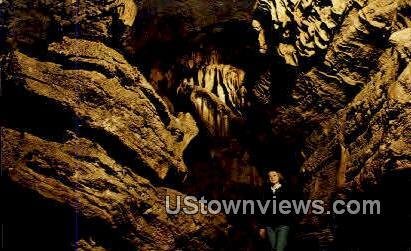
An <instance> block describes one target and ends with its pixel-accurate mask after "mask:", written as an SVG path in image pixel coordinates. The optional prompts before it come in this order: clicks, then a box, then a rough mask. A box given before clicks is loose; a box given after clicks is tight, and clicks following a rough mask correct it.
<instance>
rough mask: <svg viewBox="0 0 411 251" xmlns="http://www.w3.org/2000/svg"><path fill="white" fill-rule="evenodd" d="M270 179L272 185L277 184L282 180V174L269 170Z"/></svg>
mask: <svg viewBox="0 0 411 251" xmlns="http://www.w3.org/2000/svg"><path fill="white" fill-rule="evenodd" d="M268 179H269V180H270V183H271V184H272V185H275V184H277V183H279V182H280V176H279V175H278V173H277V172H275V171H270V172H268Z"/></svg>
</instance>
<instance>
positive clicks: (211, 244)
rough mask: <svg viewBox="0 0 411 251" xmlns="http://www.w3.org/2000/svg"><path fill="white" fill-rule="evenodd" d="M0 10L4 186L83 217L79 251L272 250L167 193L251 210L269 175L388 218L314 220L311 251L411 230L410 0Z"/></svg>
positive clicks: (41, 4) (243, 221)
mask: <svg viewBox="0 0 411 251" xmlns="http://www.w3.org/2000/svg"><path fill="white" fill-rule="evenodd" d="M0 13H1V21H2V23H1V24H0V35H1V36H0V45H1V53H2V54H1V81H2V96H3V97H4V104H5V105H4V107H5V112H4V114H3V115H2V172H4V173H5V174H6V177H5V180H6V184H7V185H6V186H7V189H10V190H12V191H16V189H17V190H18V191H20V190H19V189H22V190H23V191H24V193H27V192H30V195H29V197H34V198H35V200H36V201H40V202H38V203H41V204H45V203H50V205H52V206H51V207H64V210H63V209H62V211H64V212H69V213H68V214H72V213H76V215H77V214H78V215H79V217H80V218H81V221H84V226H83V225H82V226H83V227H84V228H85V229H87V230H88V231H85V232H84V233H79V234H78V236H76V238H72V239H70V240H66V241H67V242H68V243H69V245H68V246H70V245H71V246H72V245H74V246H75V247H76V248H77V249H79V250H119V249H133V248H136V249H138V250H174V249H187V250H215V249H234V250H237V249H239V248H244V249H245V248H248V249H249V250H258V245H257V244H258V241H256V240H255V238H254V237H255V236H253V234H254V232H253V231H254V230H255V229H254V227H255V225H254V223H253V218H252V217H250V218H247V217H245V218H235V217H234V218H231V217H226V216H224V215H215V216H202V215H179V216H178V217H176V218H174V217H171V216H169V215H167V214H166V212H165V211H164V198H165V196H166V195H172V196H176V195H182V196H185V195H198V196H201V195H205V196H207V197H208V198H228V197H230V198H247V197H252V195H253V194H254V195H255V194H256V193H257V191H258V189H259V188H260V187H261V185H262V183H263V179H264V171H265V170H266V169H269V168H276V169H280V170H281V171H282V172H283V173H285V174H286V177H287V178H288V179H290V181H291V185H292V186H293V189H295V190H296V191H299V190H301V191H302V192H303V195H302V196H304V198H305V199H318V198H319V199H323V200H325V201H326V202H327V203H329V202H331V201H332V200H333V199H335V198H343V199H350V198H360V197H361V196H366V195H370V196H374V197H376V198H379V199H382V200H384V205H389V206H388V207H387V210H388V211H389V214H388V216H387V218H384V219H378V220H377V223H371V222H372V220H370V221H366V220H365V221H364V222H363V224H364V225H366V226H368V227H364V228H359V229H358V228H357V224H356V223H358V222H356V220H352V222H350V220H346V219H345V218H343V217H336V216H335V215H328V216H316V215H312V214H309V215H306V216H303V217H300V218H299V219H298V224H297V227H296V233H295V236H294V237H293V241H294V248H295V249H296V250H298V248H299V247H298V245H299V244H296V243H299V242H301V243H302V244H301V245H302V246H305V245H306V244H305V243H306V242H310V243H314V246H318V245H322V246H329V247H331V246H333V245H336V243H337V244H338V245H341V246H345V245H347V247H348V248H350V247H352V246H350V245H354V246H355V245H362V244H364V243H367V242H369V241H370V240H372V239H373V238H374V239H375V237H379V236H380V235H381V233H384V232H383V231H384V228H389V227H394V226H393V225H392V224H393V222H398V221H401V222H402V225H401V226H404V227H407V226H409V221H407V220H404V219H406V218H407V212H409V204H406V203H405V204H404V203H399V202H398V201H397V202H396V201H393V200H392V199H391V200H390V196H389V195H390V193H401V196H403V197H401V198H403V200H404V198H407V197H409V194H408V191H409V184H410V182H409V180H410V179H409V177H410V175H409V174H410V172H409V170H410V167H411V164H410V159H411V158H410V155H411V153H410V151H409V150H410V149H411V146H410V135H411V133H410V100H411V94H410V91H411V89H410V86H411V80H410V72H411V68H410V65H409V59H410V51H411V49H410V41H411V35H410V34H411V30H410V29H411V26H410V25H411V20H410V13H411V3H410V1H407V0H400V1H395V0H389V1H379V0H369V1H343V0H341V1H305V0H304V1H282V0H275V1H266V0H261V1H246V0H242V1H229V0H215V1H214V0H213V1H196V0H184V1H151V0H144V1H132V0H116V1H94V0H78V1H65V2H56V1H53V0H37V1H26V0H16V1H7V0H4V1H1V2H0ZM404 188H405V189H404ZM407 188H408V189H407ZM16 193H17V192H16ZM17 194H19V193H17ZM23 198H24V200H26V198H27V197H23ZM10 211H13V210H12V209H11V210H10ZM33 211H34V212H36V210H33ZM59 212H60V211H57V210H56V211H54V213H56V214H59ZM396 212H397V213H396ZM15 217H16V218H18V214H16V215H15ZM33 217H36V216H35V215H33ZM378 223H381V224H380V226H378V225H379V224H378ZM23 224H24V223H23ZM94 224H96V225H98V226H100V225H101V226H102V227H101V230H99V231H97V230H96V229H95V228H93V227H92V226H93V225H94ZM373 229H374V230H373ZM371 230H373V231H371ZM362 232H369V233H368V234H367V235H366V236H364V238H363V239H361V238H359V239H358V237H357V235H358V233H362ZM379 234H380V235H379ZM107 236H113V242H110V243H108V242H107ZM390 236H391V239H393V240H398V241H396V243H397V244H398V246H401V245H406V243H407V242H406V240H407V237H406V236H405V235H404V233H403V232H401V231H393V233H391V235H390ZM381 237H383V236H381ZM381 239H382V241H380V242H378V241H377V242H375V246H378V245H379V244H384V241H383V238H381ZM350 243H351V244H350ZM404 243H405V244H404ZM313 250H315V249H313Z"/></svg>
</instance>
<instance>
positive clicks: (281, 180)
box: [267, 169, 284, 182]
mask: <svg viewBox="0 0 411 251" xmlns="http://www.w3.org/2000/svg"><path fill="white" fill-rule="evenodd" d="M271 172H276V173H277V175H278V179H279V181H280V182H283V181H284V176H283V174H282V173H280V172H279V171H277V170H273V169H270V170H268V171H267V176H268V174H269V173H271Z"/></svg>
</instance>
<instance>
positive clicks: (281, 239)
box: [267, 225, 290, 251]
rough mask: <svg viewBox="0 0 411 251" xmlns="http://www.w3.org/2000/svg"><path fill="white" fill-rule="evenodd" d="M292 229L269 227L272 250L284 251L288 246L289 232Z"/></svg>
mask: <svg viewBox="0 0 411 251" xmlns="http://www.w3.org/2000/svg"><path fill="white" fill-rule="evenodd" d="M289 231H290V227H289V226H286V225H278V226H276V227H267V237H268V240H269V242H270V247H271V250H276V251H284V250H285V247H286V246H287V239H288V232H289Z"/></svg>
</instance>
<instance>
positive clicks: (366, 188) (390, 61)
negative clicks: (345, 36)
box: [302, 50, 411, 241]
mask: <svg viewBox="0 0 411 251" xmlns="http://www.w3.org/2000/svg"><path fill="white" fill-rule="evenodd" d="M398 58H399V56H398V52H395V51H392V50H390V51H387V52H386V53H384V55H383V57H382V58H381V61H380V64H379V67H380V71H379V73H378V74H376V75H375V76H374V77H373V78H372V80H371V81H370V82H369V83H367V84H366V85H365V86H364V88H363V89H362V90H361V92H360V93H359V94H358V95H357V96H356V97H355V98H354V99H353V101H352V102H350V103H349V104H348V105H347V106H346V107H345V108H344V109H341V110H340V111H338V113H337V114H336V115H335V117H333V118H332V119H330V120H329V121H327V122H326V123H325V125H324V126H323V127H322V128H321V129H320V130H318V131H315V132H314V133H313V134H312V135H311V136H310V137H308V139H307V143H306V148H305V152H304V155H306V156H307V158H306V159H305V161H304V164H303V165H302V171H303V172H305V173H306V175H308V176H309V177H310V179H309V181H307V183H306V184H305V188H306V192H307V194H308V197H309V198H312V199H314V198H316V199H323V200H324V201H326V202H330V201H331V200H332V199H335V198H344V199H346V198H352V196H353V195H355V194H359V193H364V192H372V191H375V190H376V187H378V186H379V185H381V184H382V180H383V178H384V177H385V176H387V175H394V176H395V175H399V176H402V175H407V170H408V172H409V171H410V170H411V169H410V168H411V162H410V156H411V152H410V149H411V145H410V142H411V141H410V135H411V133H410V119H411V117H410V116H411V114H410V112H411V106H410V102H411V92H410V85H411V78H410V72H411V71H410V69H411V68H410V65H409V64H408V66H406V67H405V68H404V69H398V65H399V63H398V60H399V59H398ZM408 175H409V174H408ZM404 193H406V194H408V191H404ZM404 196H405V197H407V196H409V194H408V195H405V194H404ZM328 206H330V204H328ZM304 224H313V225H315V226H316V227H317V228H318V229H317V230H318V231H319V233H318V235H319V236H322V237H324V238H326V237H327V236H326V235H325V234H326V233H327V231H326V228H328V227H331V225H330V217H329V216H328V217H327V216H322V217H316V216H313V215H308V216H305V217H304ZM328 230H330V229H328ZM329 233H330V232H329ZM324 235H325V236H324ZM330 238H332V237H330ZM324 241H325V240H324Z"/></svg>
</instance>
